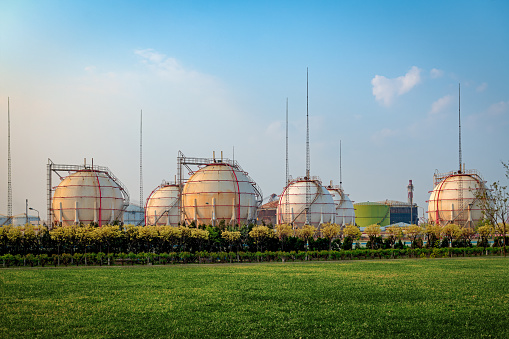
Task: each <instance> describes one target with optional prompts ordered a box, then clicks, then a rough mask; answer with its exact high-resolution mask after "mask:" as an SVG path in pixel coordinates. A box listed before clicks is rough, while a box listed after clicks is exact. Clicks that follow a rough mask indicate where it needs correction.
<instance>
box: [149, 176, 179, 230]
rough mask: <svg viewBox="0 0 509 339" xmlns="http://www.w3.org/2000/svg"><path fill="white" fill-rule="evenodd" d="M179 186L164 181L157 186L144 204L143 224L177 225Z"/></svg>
mask: <svg viewBox="0 0 509 339" xmlns="http://www.w3.org/2000/svg"><path fill="white" fill-rule="evenodd" d="M179 207H180V206H179V187H178V185H175V184H171V185H170V184H167V183H164V184H162V185H161V186H159V187H157V188H156V189H155V190H154V191H152V193H151V194H150V196H149V197H148V199H147V204H146V206H145V225H171V226H178V224H179V222H180V213H179Z"/></svg>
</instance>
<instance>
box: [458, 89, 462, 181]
mask: <svg viewBox="0 0 509 339" xmlns="http://www.w3.org/2000/svg"><path fill="white" fill-rule="evenodd" d="M458 127H459V134H458V136H459V170H458V174H461V163H462V159H461V84H458Z"/></svg>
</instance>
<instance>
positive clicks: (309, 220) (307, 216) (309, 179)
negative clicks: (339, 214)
mask: <svg viewBox="0 0 509 339" xmlns="http://www.w3.org/2000/svg"><path fill="white" fill-rule="evenodd" d="M310 167H311V165H310V161H309V71H308V68H306V178H307V180H306V224H307V225H310V224H311V215H310V214H309V205H310V203H311V196H310V187H309V183H310V181H311V175H310Z"/></svg>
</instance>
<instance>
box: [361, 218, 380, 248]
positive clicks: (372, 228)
mask: <svg viewBox="0 0 509 339" xmlns="http://www.w3.org/2000/svg"><path fill="white" fill-rule="evenodd" d="M364 233H366V234H367V235H368V237H369V242H370V244H371V249H373V248H374V245H375V239H376V238H377V237H379V236H380V234H382V230H381V229H380V225H378V224H372V225H369V226H367V227H365V228H364Z"/></svg>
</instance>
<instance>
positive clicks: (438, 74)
mask: <svg viewBox="0 0 509 339" xmlns="http://www.w3.org/2000/svg"><path fill="white" fill-rule="evenodd" d="M429 73H430V76H431V79H436V78H441V77H442V76H443V75H444V71H442V70H441V69H436V68H433V69H432V70H431V71H430V72H429Z"/></svg>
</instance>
